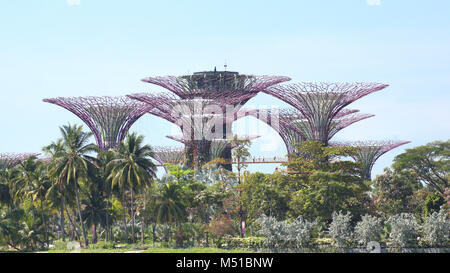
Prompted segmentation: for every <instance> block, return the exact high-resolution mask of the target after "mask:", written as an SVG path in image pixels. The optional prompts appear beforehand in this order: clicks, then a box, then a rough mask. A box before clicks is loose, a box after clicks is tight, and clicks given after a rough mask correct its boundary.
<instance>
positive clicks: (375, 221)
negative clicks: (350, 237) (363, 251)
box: [355, 214, 383, 245]
mask: <svg viewBox="0 0 450 273" xmlns="http://www.w3.org/2000/svg"><path fill="white" fill-rule="evenodd" d="M382 230H383V225H382V220H381V219H380V218H377V217H375V216H370V215H368V214H366V215H364V216H363V217H362V218H361V221H359V222H358V223H357V224H356V226H355V239H356V241H357V242H358V243H359V244H361V245H367V244H368V243H369V242H371V241H379V239H380V234H381V231H382Z"/></svg>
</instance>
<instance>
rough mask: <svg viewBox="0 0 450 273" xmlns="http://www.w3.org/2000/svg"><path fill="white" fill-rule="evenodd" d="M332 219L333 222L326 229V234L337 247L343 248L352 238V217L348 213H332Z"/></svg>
mask: <svg viewBox="0 0 450 273" xmlns="http://www.w3.org/2000/svg"><path fill="white" fill-rule="evenodd" d="M332 217H333V221H332V222H331V224H330V226H329V228H328V232H329V234H330V236H331V238H333V240H334V242H335V244H336V246H337V247H345V246H347V245H348V243H349V240H350V239H351V238H352V231H351V220H352V215H351V214H350V212H347V214H342V212H341V211H339V213H336V212H333V215H332Z"/></svg>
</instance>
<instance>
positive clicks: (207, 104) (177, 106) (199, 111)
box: [128, 93, 255, 168]
mask: <svg viewBox="0 0 450 273" xmlns="http://www.w3.org/2000/svg"><path fill="white" fill-rule="evenodd" d="M128 97H129V98H131V99H135V100H138V101H141V102H143V103H151V102H153V101H155V100H158V101H159V102H160V103H159V104H158V105H157V106H156V107H155V108H153V109H151V110H150V111H149V113H150V114H152V115H155V116H158V117H161V118H163V119H165V120H167V121H169V122H171V123H174V124H176V125H177V126H179V127H180V129H181V131H182V134H183V140H184V141H183V143H184V144H185V148H186V152H185V156H186V161H185V163H186V165H188V166H189V167H193V168H197V167H198V166H200V165H201V164H202V163H205V162H207V161H209V158H210V150H211V149H210V147H211V140H212V139H217V138H221V137H226V135H225V136H224V134H223V131H222V129H223V126H224V125H225V126H226V127H231V123H232V122H233V121H235V120H237V119H239V118H242V117H244V116H247V115H249V114H250V113H252V112H254V111H255V110H251V109H244V108H238V107H235V108H233V109H228V105H227V104H226V102H224V101H222V100H213V99H202V98H193V99H191V98H187V99H180V98H178V97H177V96H175V95H173V94H168V93H161V94H150V93H141V94H131V95H128ZM227 102H232V103H233V102H235V101H234V99H233V98H229V100H227ZM224 112H226V113H225V114H223V113H224Z"/></svg>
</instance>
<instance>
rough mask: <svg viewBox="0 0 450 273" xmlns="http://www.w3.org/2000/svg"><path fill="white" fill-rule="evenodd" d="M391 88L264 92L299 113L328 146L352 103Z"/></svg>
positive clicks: (305, 87)
mask: <svg viewBox="0 0 450 273" xmlns="http://www.w3.org/2000/svg"><path fill="white" fill-rule="evenodd" d="M387 86H388V85H387V84H381V83H299V84H289V85H275V86H271V87H269V88H267V89H264V90H263V92H265V93H267V94H270V95H272V96H274V97H276V98H278V99H280V100H282V101H284V102H286V103H288V104H290V105H292V106H293V107H294V108H295V109H297V110H298V111H299V112H300V113H301V114H302V115H303V118H304V121H305V122H306V124H307V126H306V127H309V128H310V129H309V130H310V131H311V132H312V133H314V136H313V137H314V139H315V140H318V141H320V142H322V143H323V144H324V145H328V140H329V139H330V135H331V134H332V131H331V129H332V127H333V126H332V123H333V120H334V119H335V118H336V116H338V115H339V112H340V111H342V110H343V109H344V107H346V106H347V105H349V104H350V103H352V102H354V101H356V100H358V99H360V98H362V97H364V96H366V95H369V94H371V93H373V92H376V91H379V90H382V89H384V88H386V87H387ZM348 122H352V119H350V120H349V121H348ZM353 122H354V121H353Z"/></svg>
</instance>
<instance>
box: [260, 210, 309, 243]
mask: <svg viewBox="0 0 450 273" xmlns="http://www.w3.org/2000/svg"><path fill="white" fill-rule="evenodd" d="M257 222H258V223H259V225H260V227H261V229H260V230H259V234H260V235H262V236H264V241H263V245H264V247H267V248H276V249H280V248H293V249H298V248H301V247H305V246H307V245H308V244H309V242H310V240H311V237H312V234H313V230H314V228H315V227H316V223H315V222H313V223H311V222H309V221H307V220H305V219H303V217H302V216H299V217H298V218H297V219H295V220H294V221H292V222H290V223H289V222H287V221H277V220H276V219H275V218H273V217H266V216H263V217H261V218H259V219H258V220H257Z"/></svg>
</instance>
